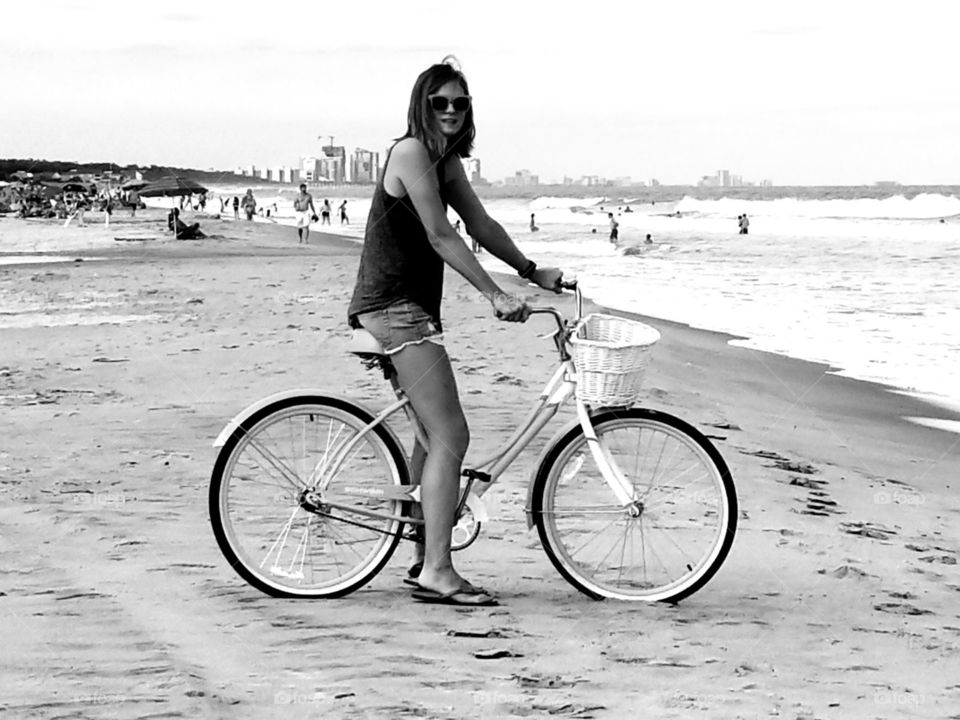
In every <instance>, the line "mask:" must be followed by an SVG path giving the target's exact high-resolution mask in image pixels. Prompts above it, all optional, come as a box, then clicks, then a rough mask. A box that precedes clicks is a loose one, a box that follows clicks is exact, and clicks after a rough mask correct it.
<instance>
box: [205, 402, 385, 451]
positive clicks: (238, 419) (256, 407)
mask: <svg viewBox="0 0 960 720" xmlns="http://www.w3.org/2000/svg"><path fill="white" fill-rule="evenodd" d="M301 395H307V396H310V397H320V398H325V399H330V400H337V401H339V402H343V403H348V404H350V405H355V406H356V407H358V408H360V409H361V410H364V411H366V412H368V413H370V417H371V418H372V417H374V416H376V413H374V412H370V410H369V409H368V408H367V407H365V406H364V405H362V404H361V403H358V402H357V401H356V400H351V399H348V398H345V397H343V396H341V395H331V394H330V393H328V392H326V391H325V390H319V389H316V388H300V389H298V390H284V391H282V392H278V393H274V394H273V395H268V396H267V397H265V398H263V399H261V400H257V401H256V402H255V403H253V404H252V405H249V406H247V407H246V408H244V409H243V410H241V411H240V412H239V413H237V414H236V415H235V416H234V417H233V419H232V420H230V422H228V423H227V424H226V425H225V426H224V428H223V430H221V431H220V434H219V435H217V439H216V440H214V441H213V447H215V448H220V447H223V446H224V444H225V443H226V442H227V440H228V439H229V438H230V436H231V435H233V433H234V432H235V431H236V430H237V428H239V427H240V424H241V423H242V422H243V421H244V420H246V419H247V418H249V417H250V416H251V415H253V414H254V413H256V412H259V411H260V410H262V409H263V408H265V407H267V406H268V405H272V404H273V403H275V402H277V401H279V400H286V399H288V398H293V397H300V396H301Z"/></svg>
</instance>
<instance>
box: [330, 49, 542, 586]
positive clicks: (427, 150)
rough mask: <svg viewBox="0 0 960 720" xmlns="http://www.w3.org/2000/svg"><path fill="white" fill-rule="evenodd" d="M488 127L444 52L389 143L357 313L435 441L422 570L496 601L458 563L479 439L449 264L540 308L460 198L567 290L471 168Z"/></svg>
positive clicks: (532, 269) (425, 579)
mask: <svg viewBox="0 0 960 720" xmlns="http://www.w3.org/2000/svg"><path fill="white" fill-rule="evenodd" d="M475 134H476V131H475V129H474V125H473V107H472V103H471V99H470V92H469V89H468V87H467V81H466V79H465V78H464V77H463V74H462V73H461V72H460V71H459V70H457V69H455V68H454V67H453V66H452V65H450V64H447V63H446V62H442V63H440V64H438V65H433V66H431V67H429V68H428V69H427V70H425V71H424V72H423V73H421V75H420V77H418V78H417V81H416V83H415V84H414V86H413V92H412V93H411V95H410V107H409V110H408V112H407V132H406V134H405V135H404V136H403V137H402V138H400V139H399V140H398V141H397V142H396V144H395V145H394V146H393V147H392V148H391V149H390V151H389V152H388V153H387V158H386V161H385V164H384V171H383V176H382V178H381V180H380V182H379V183H378V184H377V188H376V190H375V192H374V196H373V199H372V201H371V205H370V215H369V217H368V219H367V229H366V235H365V240H364V245H363V253H362V255H361V258H360V269H359V272H358V275H357V284H356V287H355V289H354V294H353V299H352V300H351V302H350V308H349V310H348V315H349V319H350V324H351V326H352V327H363V328H365V329H366V330H368V331H369V332H370V333H371V334H372V335H373V336H374V337H375V338H377V340H378V341H379V342H380V344H381V345H382V346H383V348H384V350H385V351H386V353H387V354H388V355H390V357H391V359H392V360H393V364H394V366H395V367H396V369H397V377H398V379H399V382H400V385H401V386H402V387H403V389H404V391H405V392H406V394H407V397H409V398H410V402H411V403H412V405H413V408H414V410H415V411H416V413H417V415H418V416H419V417H420V420H421V421H422V423H423V425H424V429H425V431H426V435H427V441H428V447H427V448H424V447H421V446H420V445H419V443H418V444H417V445H416V446H415V447H414V452H413V457H412V462H411V472H412V477H413V482H414V483H417V482H419V483H420V485H421V509H422V511H423V518H424V525H425V533H424V535H425V537H424V542H423V544H418V546H417V557H415V559H414V560H415V562H414V564H413V566H412V567H411V568H410V572H409V574H410V577H411V578H412V580H413V581H414V582H413V584H416V585H417V590H416V591H415V592H414V597H416V598H417V599H418V600H421V601H424V602H442V603H448V604H457V605H495V604H496V600H495V599H494V598H493V596H491V595H490V594H489V593H487V592H485V591H483V590H481V589H479V588H477V587H474V586H473V585H471V584H470V583H468V582H467V581H466V580H464V579H463V578H462V577H461V576H460V575H459V574H458V573H457V572H456V570H455V569H454V567H453V562H452V559H451V557H450V531H451V529H452V526H453V517H454V512H455V510H456V503H457V496H458V493H459V484H460V466H461V463H462V461H463V457H464V455H465V454H466V450H467V445H468V442H469V433H468V430H467V423H466V420H465V419H464V416H463V409H462V408H461V406H460V398H459V396H458V394H457V385H456V381H455V379H454V376H453V370H452V368H451V367H450V359H449V357H448V356H447V352H446V350H445V349H444V347H443V335H442V325H441V322H440V299H441V295H442V292H443V268H444V264H445V263H446V264H447V265H450V267H452V268H453V269H454V270H456V271H457V272H459V273H460V274H461V275H463V276H464V277H465V278H466V279H467V280H468V281H469V282H470V283H471V284H472V285H473V286H474V287H476V288H477V290H479V291H480V292H481V293H483V295H484V296H485V297H486V298H487V300H489V301H490V304H491V305H492V306H493V310H494V312H495V313H496V315H497V317H499V318H500V319H502V320H506V321H508V322H524V321H526V319H527V317H528V316H529V314H530V308H529V307H528V306H527V304H526V303H525V302H524V301H523V300H522V299H521V298H519V297H516V296H514V295H508V294H507V293H504V292H503V291H502V290H501V289H500V287H499V286H498V285H497V284H496V282H494V280H493V279H492V278H491V277H490V276H489V275H488V274H487V272H486V271H485V270H484V269H483V268H482V267H481V266H480V263H479V262H478V261H477V259H476V258H475V257H474V255H473V253H471V252H470V250H469V248H467V246H466V244H465V243H464V241H463V239H462V238H461V237H460V235H458V234H457V232H456V231H455V230H454V229H453V227H451V225H450V223H449V221H448V220H447V208H446V206H447V205H448V204H449V205H451V206H453V208H454V210H456V212H457V215H459V216H460V217H461V218H462V219H463V221H464V223H465V225H466V231H467V233H468V234H469V235H470V236H471V237H472V238H475V239H476V240H477V241H478V242H479V243H480V244H481V245H482V246H483V247H484V248H486V249H487V250H489V251H490V252H491V253H492V254H493V255H495V256H496V257H498V258H499V259H500V260H502V261H503V262H505V263H506V264H507V265H510V266H511V267H513V268H514V269H515V270H517V272H518V273H519V274H520V276H521V277H523V278H525V279H527V280H530V281H531V282H534V283H536V284H537V285H539V286H540V287H542V288H546V289H550V290H557V289H558V286H559V282H560V276H561V273H560V271H559V270H557V269H555V268H538V267H537V266H536V264H535V263H533V262H532V261H529V260H527V258H526V257H524V255H523V253H521V252H520V251H519V250H518V249H517V247H516V246H515V245H514V244H513V241H511V239H510V237H509V236H508V235H507V233H506V232H505V231H504V229H503V228H502V227H501V226H500V224H499V223H497V222H496V221H495V220H493V219H492V218H490V216H489V215H487V213H486V211H485V210H484V208H483V206H482V205H481V204H480V201H479V200H478V199H477V196H476V195H475V194H474V192H473V189H472V188H471V187H470V183H469V182H468V181H467V178H466V175H465V173H464V171H463V166H462V164H461V162H460V158H462V157H468V156H469V155H470V151H471V150H472V148H473V139H474V136H475Z"/></svg>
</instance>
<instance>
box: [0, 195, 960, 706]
mask: <svg viewBox="0 0 960 720" xmlns="http://www.w3.org/2000/svg"><path fill="white" fill-rule="evenodd" d="M162 217H163V215H162V212H161V211H159V210H148V211H144V212H142V213H140V214H138V218H137V219H135V220H134V219H128V218H123V219H122V220H121V219H120V218H118V219H117V222H114V223H112V224H111V226H110V227H104V226H103V225H102V224H98V223H95V222H94V219H95V218H96V216H94V217H93V218H91V217H90V216H88V224H89V226H88V227H85V228H76V227H70V228H63V227H62V226H61V225H60V224H57V223H55V222H53V221H40V220H16V219H13V218H12V217H5V218H0V252H9V248H15V252H19V253H24V255H23V256H21V260H22V259H26V256H27V255H36V254H48V253H50V252H52V250H53V248H57V250H56V254H57V256H58V257H61V258H66V261H64V262H45V263H32V264H14V263H11V264H3V265H0V298H2V299H3V303H4V306H3V307H4V309H3V312H2V313H0V337H2V341H0V413H2V415H0V417H2V418H3V419H2V426H0V430H2V433H0V437H2V441H0V498H2V500H3V502H2V505H0V529H2V543H0V616H2V626H0V646H2V648H3V650H2V654H0V685H2V687H3V691H2V693H0V711H5V714H6V715H8V716H9V717H15V718H21V717H23V718H143V717H184V718H207V717H210V718H220V717H224V718H226V717H229V718H258V719H259V718H273V717H284V718H291V717H292V718H340V717H343V718H353V717H358V718H394V717H427V718H435V717H436V718H468V717H469V718H475V717H478V716H479V717H490V718H501V717H548V716H549V717H562V718H589V717H593V718H619V717H633V716H636V715H637V714H638V713H639V714H643V715H646V716H651V717H665V718H687V717H694V716H703V717H710V718H766V717H783V718H804V719H806V718H887V717H890V718H893V717H929V718H945V717H960V715H958V712H960V711H958V708H960V682H958V681H957V679H956V678H957V677H958V675H960V660H958V657H960V655H958V650H960V612H958V610H957V608H958V607H960V575H958V572H957V567H956V565H957V558H958V551H960V529H958V528H960V500H958V499H957V495H956V489H957V488H956V487H955V485H956V483H957V482H958V480H960V473H958V471H960V452H958V443H960V436H958V435H957V434H954V433H950V432H945V431H941V430H938V429H936V428H934V427H926V426H922V425H919V424H916V423H913V422H910V421H908V420H906V419H905V418H910V417H923V418H933V419H940V420H944V421H953V422H956V421H958V420H960V415H958V414H956V413H952V412H951V411H949V410H947V409H945V408H942V407H936V406H932V405H927V404H925V403H924V402H922V401H921V400H920V399H918V398H915V397H911V396H909V395H906V394H903V393H898V392H893V391H892V390H891V389H890V388H887V387H885V386H882V385H878V384H873V383H869V382H863V381H859V380H855V379H851V378H847V377H841V376H839V375H837V374H833V373H831V372H830V369H831V368H829V367H828V366H826V365H824V364H818V363H812V362H806V361H801V360H795V359H792V358H789V357H786V356H782V355H777V354H773V353H768V352H762V351H759V350H755V349H749V348H746V347H740V346H737V345H735V344H730V340H731V339H732V336H730V335H724V334H720V333H714V332H709V331H704V330H698V329H695V328H691V327H689V326H686V325H683V324H681V323H677V322H670V321H665V320H658V319H656V318H644V320H645V321H646V322H649V323H650V324H652V325H654V326H655V327H657V328H658V329H659V330H660V331H661V334H662V338H661V341H660V342H659V343H658V344H657V346H656V347H655V349H654V354H653V359H652V363H651V366H650V369H649V372H648V375H647V380H646V390H645V393H644V397H643V400H642V402H643V404H644V405H647V406H650V407H653V408H657V409H662V410H665V411H667V412H669V413H672V414H675V415H677V416H679V417H681V418H684V419H685V420H687V421H689V422H691V423H692V424H694V425H695V426H697V427H698V428H700V429H701V430H702V431H703V432H705V433H706V434H708V435H709V436H710V437H711V438H712V439H713V441H714V442H715V444H716V446H717V448H718V449H719V450H720V452H721V453H722V454H723V456H724V458H725V459H726V461H727V463H728V465H729V466H730V469H731V471H732V473H733V476H734V480H735V482H736V485H737V489H738V495H739V500H740V510H741V516H740V527H739V529H738V535H737V539H736V541H735V543H734V546H733V549H732V551H731V554H730V556H729V558H728V559H727V561H726V563H725V565H724V566H723V568H722V569H721V570H720V572H719V573H718V575H717V576H716V577H714V578H713V580H711V582H710V583H709V584H708V585H707V586H706V587H705V588H703V589H702V590H701V591H699V592H698V593H697V594H695V595H693V596H692V597H690V598H688V599H686V600H685V601H683V602H681V603H680V604H679V605H676V606H671V605H645V604H643V605H636V604H626V603H618V602H612V601H606V602H595V601H592V600H590V599H588V598H587V597H586V596H583V595H581V594H579V593H578V592H576V590H574V589H573V588H572V587H571V586H570V585H568V584H567V583H566V582H565V581H564V580H563V578H561V577H560V576H559V575H558V574H557V573H556V571H555V570H554V568H553V566H552V565H551V564H550V562H549V561H548V559H547V557H546V555H545V554H544V553H543V551H542V549H541V548H540V542H539V539H538V538H537V535H536V532H535V531H528V530H527V526H526V519H525V516H524V512H523V506H524V500H525V496H526V487H527V482H528V480H529V478H530V474H531V473H532V472H533V471H534V469H535V468H534V465H535V460H536V456H537V453H538V452H539V450H540V449H541V448H542V447H543V446H544V445H545V443H546V442H547V441H548V440H549V437H550V435H551V434H552V432H553V431H554V430H556V429H559V427H560V426H561V424H562V423H561V422H557V423H556V424H555V425H554V426H553V428H552V429H549V428H548V431H546V432H545V433H544V434H543V435H542V436H541V437H539V438H537V440H536V441H535V442H534V443H533V444H532V446H531V447H530V448H528V449H527V451H525V452H524V454H523V455H521V456H520V458H519V459H518V460H517V462H516V463H515V465H514V466H513V467H511V468H510V470H509V471H508V472H507V474H506V475H505V476H504V477H503V478H502V481H501V483H500V484H498V485H497V486H495V487H494V488H493V489H492V490H491V491H490V493H488V494H487V495H486V496H485V498H484V500H485V501H486V502H487V503H488V507H489V510H490V512H491V516H492V517H491V521H490V523H489V524H488V525H486V526H485V527H484V529H483V533H482V535H481V537H480V539H479V540H478V541H477V542H476V543H475V544H474V545H472V546H471V547H469V548H468V549H467V550H465V551H464V552H463V553H460V554H459V555H458V557H457V558H456V561H457V562H458V566H459V567H460V569H461V570H462V572H463V573H464V574H465V575H466V576H467V577H468V578H470V579H471V580H473V581H474V582H476V583H478V584H480V585H482V586H484V587H487V588H489V589H490V590H491V591H492V592H494V593H495V594H496V595H497V596H498V597H499V599H500V602H501V606H500V607H495V608H486V609H460V608H457V609H454V608H449V607H439V606H432V605H421V604H417V603H415V602H413V601H412V600H411V598H410V594H409V588H408V587H406V586H405V585H404V584H403V583H402V582H401V580H402V578H403V576H404V574H405V571H406V567H407V562H408V558H409V548H408V547H406V546H405V545H402V546H401V547H400V549H399V550H398V552H397V553H396V555H394V558H393V559H392V560H391V562H390V563H389V564H388V565H387V567H386V568H385V569H384V570H383V571H382V572H381V573H380V575H378V576H377V577H376V578H375V579H374V580H373V582H372V583H370V585H368V586H366V587H364V588H362V589H361V590H359V591H357V592H356V593H354V594H353V595H350V596H348V597H346V598H342V599H338V600H325V601H293V600H279V599H273V598H270V597H267V596H265V595H263V594H261V593H259V592H258V591H256V590H255V589H253V588H252V587H250V586H248V585H246V584H245V583H244V582H243V581H242V580H241V579H240V578H239V576H237V575H236V574H235V573H234V572H233V571H232V570H231V568H230V567H228V566H227V564H226V562H225V561H224V559H223V558H222V556H221V554H220V552H219V550H218V548H217V545H216V542H215V540H214V537H213V534H212V531H211V529H210V523H209V518H208V515H207V491H208V483H209V478H210V472H211V469H212V467H213V461H214V458H215V453H216V451H215V449H214V448H213V447H212V443H213V440H214V438H215V437H216V436H217V434H218V433H219V431H220V429H221V428H222V427H223V426H224V425H225V424H226V422H227V421H228V420H229V419H230V418H231V417H233V416H234V415H235V414H236V413H238V412H239V411H240V410H242V409H243V408H244V407H246V406H247V405H249V404H250V403H252V402H253V401H255V400H257V399H259V398H261V397H264V396H266V395H268V394H270V393H272V392H277V391H281V390H287V389H291V388H319V389H326V390H327V391H328V392H330V393H332V394H339V395H345V396H348V397H351V398H354V399H357V400H359V401H361V402H363V403H365V404H368V405H369V406H371V407H374V408H378V409H379V408H382V407H385V406H386V405H387V404H388V403H389V402H390V400H391V399H392V396H391V393H390V391H389V388H388V386H387V385H386V384H385V383H384V382H383V381H382V379H381V378H380V377H379V376H378V375H377V374H376V373H374V372H371V371H367V370H365V369H364V368H363V366H362V365H361V363H360V362H357V361H355V360H354V359H353V358H352V357H350V356H348V355H347V353H346V347H347V341H348V339H349V329H348V328H347V326H346V322H345V314H346V305H347V302H348V300H349V297H350V293H351V290H352V286H353V281H354V278H355V275H356V269H357V262H358V259H359V245H358V244H357V242H355V241H353V240H351V239H345V238H340V237H337V236H335V235H330V234H323V233H319V232H313V233H311V236H310V244H309V245H307V246H303V245H298V243H297V239H296V231H295V230H294V229H293V228H290V227H284V226H281V225H275V224H271V223H266V222H256V223H247V222H236V221H226V220H219V219H216V218H214V217H206V216H199V219H200V221H201V225H202V229H203V231H204V232H206V233H207V234H209V235H211V236H212V237H211V238H210V239H207V240H199V241H176V240H173V239H172V238H171V237H170V233H166V232H165V231H164V228H165V223H164V221H163V219H162ZM118 237H119V238H122V240H121V241H117V240H116V239H115V238H118ZM4 248H6V250H5V249H4ZM64 248H68V249H66V250H65V249H64ZM48 257H49V255H48ZM75 258H83V260H82V261H80V262H78V261H76V260H75ZM504 270H507V268H504ZM446 277H447V280H446V296H445V301H444V322H445V326H446V341H447V347H448V350H449V353H450V355H451V357H452V359H453V363H454V368H455V371H456V372H457V378H458V382H459V386H460V389H461V394H462V399H463V404H464V408H465V411H466V415H467V418H468V421H469V423H470V428H471V436H472V443H471V448H470V452H469V453H468V458H467V464H469V461H470V459H471V458H478V457H481V456H486V455H488V454H489V453H490V451H492V450H493V449H494V448H495V447H497V445H498V442H499V441H501V440H502V439H503V438H504V437H505V436H506V435H507V433H508V430H509V429H510V428H511V427H512V423H513V422H516V421H518V420H519V419H520V418H521V417H522V416H523V414H524V412H525V410H526V408H527V406H528V405H529V404H530V403H531V402H532V401H533V399H534V398H535V396H536V395H537V393H538V392H539V390H540V388H541V385H542V383H543V382H544V381H545V380H546V379H547V376H548V373H549V371H550V370H551V369H552V367H553V363H554V351H553V348H552V345H551V344H550V342H549V341H546V340H540V339H538V338H537V335H538V334H543V333H545V332H547V331H548V330H550V329H551V328H550V327H549V323H548V321H547V320H545V319H542V318H541V319H534V320H532V321H530V323H528V324H527V325H526V326H522V325H511V324H506V323H499V322H497V321H496V320H495V319H494V318H493V316H492V312H491V311H490V308H489V306H488V305H487V304H486V303H485V302H483V301H479V300H478V296H477V293H476V292H475V291H474V289H473V288H472V287H471V286H470V285H468V284H467V283H466V282H464V281H463V280H462V279H461V278H459V276H457V275H455V273H453V272H452V271H450V270H448V271H447V276H446ZM502 281H503V283H504V285H505V286H507V287H510V288H512V289H518V290H522V291H523V292H524V293H526V294H528V295H530V296H531V297H535V298H538V300H537V302H542V303H544V304H556V305H558V306H561V307H563V308H564V309H566V310H567V311H569V310H570V309H571V306H572V300H571V298H570V297H569V296H565V297H563V298H559V297H557V296H553V295H550V294H548V293H537V292H535V291H534V290H532V289H531V288H524V287H522V286H521V285H520V282H519V280H517V279H516V278H515V276H514V277H510V276H509V275H504V276H503V277H502ZM584 291H585V292H586V293H587V294H588V295H589V294H590V291H591V288H590V287H589V286H585V287H584ZM568 414H569V413H568Z"/></svg>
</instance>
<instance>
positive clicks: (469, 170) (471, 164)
mask: <svg viewBox="0 0 960 720" xmlns="http://www.w3.org/2000/svg"><path fill="white" fill-rule="evenodd" d="M460 162H461V163H463V172H464V173H466V175H467V180H469V181H470V182H471V183H472V184H474V185H481V184H483V182H484V180H483V176H482V175H481V174H480V158H463V159H462V160H461V161H460Z"/></svg>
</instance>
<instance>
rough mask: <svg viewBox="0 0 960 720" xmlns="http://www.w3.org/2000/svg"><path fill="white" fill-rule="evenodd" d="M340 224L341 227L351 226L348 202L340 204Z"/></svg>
mask: <svg viewBox="0 0 960 720" xmlns="http://www.w3.org/2000/svg"><path fill="white" fill-rule="evenodd" d="M340 224H341V225H349V224H350V218H348V217H347V201H346V200H344V201H343V202H342V203H340Z"/></svg>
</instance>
